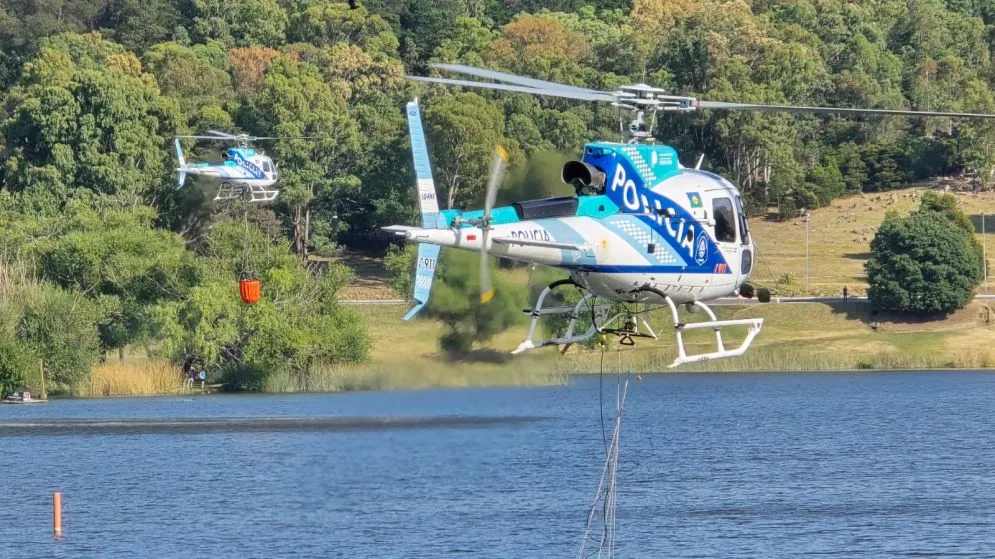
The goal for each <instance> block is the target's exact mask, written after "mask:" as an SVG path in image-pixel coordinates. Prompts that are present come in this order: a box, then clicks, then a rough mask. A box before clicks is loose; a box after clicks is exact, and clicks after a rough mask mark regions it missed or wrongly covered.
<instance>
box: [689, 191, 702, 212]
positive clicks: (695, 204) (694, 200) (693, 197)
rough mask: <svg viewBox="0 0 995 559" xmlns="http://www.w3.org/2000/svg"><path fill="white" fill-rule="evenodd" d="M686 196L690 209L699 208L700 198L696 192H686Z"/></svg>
mask: <svg viewBox="0 0 995 559" xmlns="http://www.w3.org/2000/svg"><path fill="white" fill-rule="evenodd" d="M687 195H688V201H690V202H691V207H692V208H700V207H701V196H699V195H698V193H697V192H688V193H687Z"/></svg>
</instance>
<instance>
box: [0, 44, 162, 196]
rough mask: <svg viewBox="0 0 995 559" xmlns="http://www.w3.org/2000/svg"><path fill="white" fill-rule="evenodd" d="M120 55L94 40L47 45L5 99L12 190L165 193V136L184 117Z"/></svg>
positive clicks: (135, 63)
mask: <svg viewBox="0 0 995 559" xmlns="http://www.w3.org/2000/svg"><path fill="white" fill-rule="evenodd" d="M120 49H121V47H120V46H119V45H114V44H113V43H109V42H107V41H103V40H101V39H100V38H99V36H93V35H88V36H74V35H69V36H59V37H54V38H52V39H50V40H48V41H46V43H45V46H44V47H43V49H42V51H41V52H40V53H39V55H38V56H37V57H36V58H35V60H34V61H33V62H32V63H31V64H29V65H27V66H26V68H25V72H24V75H23V77H22V85H20V86H18V87H17V88H15V90H14V91H12V92H11V94H10V95H9V97H8V99H7V102H8V106H9V107H10V111H9V113H8V114H9V116H8V117H7V118H6V119H5V120H4V121H3V123H2V133H3V138H4V144H5V150H4V159H3V166H4V168H5V170H6V173H5V176H4V182H5V184H6V186H7V187H8V188H11V189H13V190H25V189H31V188H40V189H43V190H48V191H50V192H52V193H55V194H56V196H62V197H65V196H66V195H67V191H68V189H70V188H84V189H89V190H91V191H93V192H97V193H101V194H110V195H124V196H128V195H130V196H132V197H134V196H146V197H152V196H153V195H154V194H155V193H157V192H161V191H162V189H163V187H164V186H165V185H166V183H167V177H168V174H169V171H168V169H170V168H171V167H172V165H171V161H170V158H171V154H170V152H169V150H168V149H167V148H166V146H167V141H166V138H168V137H169V136H171V135H172V134H173V133H175V130H176V127H177V124H178V121H179V111H178V110H177V107H176V105H175V104H173V103H171V102H169V101H168V100H166V99H164V98H162V97H161V96H160V95H159V91H158V89H157V88H156V86H155V82H154V80H153V79H151V76H149V75H147V74H142V73H141V69H140V64H139V63H138V60H137V59H136V58H135V57H134V56H133V55H130V54H128V53H123V52H121V50H120ZM93 67H100V68H101V69H91V68H93ZM170 190H172V189H170Z"/></svg>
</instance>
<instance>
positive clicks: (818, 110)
mask: <svg viewBox="0 0 995 559" xmlns="http://www.w3.org/2000/svg"><path fill="white" fill-rule="evenodd" d="M697 105H698V108H701V109H735V110H744V111H759V112H765V113H803V114H842V115H887V116H931V117H946V118H995V114H987V113H951V112H938V111H902V110H892V109H852V108H846V107H794V106H791V105H760V104H754V103H727V102H724V101H701V100H699V101H698V103H697Z"/></svg>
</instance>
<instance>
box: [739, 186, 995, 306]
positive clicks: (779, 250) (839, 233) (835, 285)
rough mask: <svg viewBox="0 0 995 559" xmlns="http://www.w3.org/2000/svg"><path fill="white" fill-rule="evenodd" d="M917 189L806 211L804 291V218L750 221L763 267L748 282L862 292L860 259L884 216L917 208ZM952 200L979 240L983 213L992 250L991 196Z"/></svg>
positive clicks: (786, 291) (994, 202) (994, 201)
mask: <svg viewBox="0 0 995 559" xmlns="http://www.w3.org/2000/svg"><path fill="white" fill-rule="evenodd" d="M923 190H925V187H911V188H907V189H903V190H896V191H892V192H885V193H881V194H861V195H858V196H852V197H849V198H841V199H839V200H835V201H833V203H832V204H831V205H830V206H829V207H826V208H819V209H817V210H814V211H812V212H811V214H810V218H809V219H810V222H809V224H808V227H809V251H810V256H809V268H810V271H809V274H810V286H809V289H808V290H807V291H806V289H805V219H804V218H801V217H799V218H795V219H791V220H788V221H784V222H781V221H772V220H763V219H756V218H754V219H753V220H752V221H751V228H752V231H753V238H754V241H755V242H756V244H757V246H758V252H759V253H760V255H761V256H762V257H763V258H765V259H766V264H765V262H764V260H760V261H759V262H758V263H757V266H756V268H755V269H754V275H753V279H754V280H755V281H757V282H759V283H762V284H764V285H769V286H770V287H772V288H774V289H776V291H777V292H779V293H781V294H783V295H800V294H805V293H808V294H812V295H836V296H838V295H840V294H841V293H842V290H843V286H844V285H847V286H849V288H850V292H851V293H852V294H863V293H864V292H865V290H866V287H867V282H866V279H865V277H864V261H865V260H866V259H867V256H868V251H869V250H870V243H871V239H873V238H874V233H875V231H877V227H878V225H880V224H881V221H882V220H883V219H884V216H885V212H887V211H888V210H895V211H898V212H901V213H907V212H909V211H911V210H912V209H913V208H914V207H915V206H916V205H918V203H919V196H920V193H921V192H922V191H923ZM956 196H957V198H958V200H959V201H960V203H961V205H962V207H963V208H964V210H965V211H966V212H967V213H968V214H969V215H971V217H972V219H973V221H974V223H975V229H977V230H978V240H979V241H980V240H983V238H982V235H981V233H980V231H981V215H982V214H983V213H987V214H988V219H987V226H988V227H986V233H987V234H986V235H985V236H986V237H988V239H987V241H986V243H987V246H988V249H989V250H995V231H993V229H995V217H993V214H995V193H990V192H989V193H980V194H956ZM989 257H990V253H989ZM768 264H769V266H768ZM983 290H984V287H983V286H982V292H983ZM992 292H993V293H995V291H992Z"/></svg>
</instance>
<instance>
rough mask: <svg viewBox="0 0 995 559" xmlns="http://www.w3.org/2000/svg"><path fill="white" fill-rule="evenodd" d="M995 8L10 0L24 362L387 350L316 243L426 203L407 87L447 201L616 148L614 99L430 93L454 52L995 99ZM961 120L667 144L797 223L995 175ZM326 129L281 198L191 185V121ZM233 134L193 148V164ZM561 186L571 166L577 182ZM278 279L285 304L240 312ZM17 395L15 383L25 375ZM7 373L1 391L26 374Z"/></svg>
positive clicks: (288, 362) (233, 363)
mask: <svg viewBox="0 0 995 559" xmlns="http://www.w3.org/2000/svg"><path fill="white" fill-rule="evenodd" d="M993 45H995V0H947V1H941V0H867V1H863V2H847V1H843V0H752V1H746V0H728V1H722V0H608V1H600V2H590V1H589V0H588V1H583V0H553V1H550V2H540V1H538V0H432V1H428V0H397V1H389V0H370V1H360V2H358V6H355V7H352V6H350V4H348V3H332V2H322V1H318V0H244V1H243V2H240V3H238V4H237V6H233V5H231V4H228V3H223V2H220V1H219V0H142V1H139V0H0V101H2V102H0V184H2V190H0V222H2V233H0V259H2V262H0V265H2V266H0V291H2V294H3V297H2V300H0V378H7V379H13V380H10V381H9V383H8V384H9V385H10V386H13V385H15V384H17V383H18V382H20V380H18V379H19V378H20V377H19V376H18V375H20V374H22V373H20V372H19V371H26V370H33V368H34V367H35V365H34V363H35V362H36V360H37V359H38V357H39V356H44V357H45V359H46V361H47V362H48V367H49V370H50V371H51V374H52V377H53V382H54V383H55V385H56V386H59V387H62V388H63V389H66V390H71V388H72V386H73V384H74V383H75V382H77V381H78V379H80V378H82V377H84V376H85V375H86V374H87V371H88V370H89V367H90V365H91V364H92V363H93V362H94V361H95V360H97V359H100V358H104V357H106V356H107V355H108V352H112V351H114V350H119V349H120V348H124V347H126V346H131V347H135V346H144V347H145V348H146V349H147V351H148V352H149V353H150V354H152V353H156V354H159V355H162V356H164V357H168V358H170V359H175V360H178V361H180V360H183V359H185V358H188V357H190V356H192V355H193V356H197V357H199V358H201V359H203V360H205V362H206V363H208V364H209V366H211V367H215V368H217V369H219V370H224V371H226V374H227V375H228V377H227V378H228V379H229V381H230V382H232V383H233V384H237V385H239V386H252V385H253V383H255V382H257V381H258V378H259V375H260V374H262V373H261V372H262V371H268V370H273V369H274V368H279V369H283V370H289V371H290V372H291V373H292V374H294V375H301V376H306V375H307V374H308V372H309V370H311V368H312V367H314V366H316V364H328V363H341V362H353V361H361V360H363V359H365V358H366V356H367V354H368V348H369V343H370V341H369V339H368V337H367V335H366V334H365V333H364V332H363V331H362V330H361V327H360V326H358V321H357V320H355V316H354V315H353V314H352V313H351V311H349V310H348V309H344V308H342V307H341V306H339V305H337V304H336V293H337V291H338V289H339V288H340V287H341V286H342V285H344V284H345V283H346V282H347V281H349V277H350V272H349V270H348V269H346V268H344V267H342V266H341V265H337V264H329V263H320V264H319V263H315V262H314V259H313V258H310V259H309V258H308V255H315V254H318V255H321V254H326V255H327V254H331V253H333V252H334V251H335V250H336V249H337V248H338V247H343V246H344V247H352V248H361V249H368V250H370V249H372V250H383V249H384V248H385V247H386V243H387V242H388V241H389V239H388V238H387V237H386V236H385V235H384V234H382V233H381V231H380V227H381V226H383V225H387V224H390V223H398V222H410V220H412V219H413V218H414V212H415V204H414V196H413V192H414V190H413V188H412V182H413V173H412V171H411V165H410V161H409V160H410V155H409V152H408V145H407V141H408V140H407V137H406V126H405V120H404V113H403V107H404V103H405V102H406V101H408V100H410V99H411V98H413V97H416V96H417V97H420V98H421V99H422V103H423V105H424V107H425V119H426V126H427V133H428V135H429V142H430V145H431V153H432V157H433V163H434V165H435V173H436V181H437V184H438V188H439V191H440V195H441V198H442V199H443V205H447V206H460V205H465V204H473V203H475V202H478V201H479V198H480V197H481V190H482V188H483V185H484V183H485V180H486V172H487V164H488V161H489V154H490V151H491V150H492V149H493V146H494V144H495V143H498V142H501V143H503V144H504V145H506V146H508V147H509V148H510V152H511V153H512V163H513V166H514V172H512V173H511V174H510V175H509V176H510V180H511V182H516V184H510V185H508V189H507V192H510V193H514V194H515V195H530V196H538V195H541V194H542V193H544V192H548V191H550V189H552V188H554V187H555V185H553V184H549V183H550V182H552V181H550V180H549V176H550V173H547V172H543V168H542V167H541V165H542V163H543V162H544V161H548V160H550V157H553V156H555V157H559V156H560V155H559V154H571V153H576V152H577V150H578V149H579V148H580V147H581V146H582V145H583V143H584V142H585V141H587V140H590V139H598V138H603V139H615V138H617V135H618V121H617V114H616V111H615V109H613V108H611V107H607V106H596V105H591V104H584V103H578V102H572V101H564V100H555V99H536V98H533V97H530V96H527V95H521V94H508V93H497V92H481V91H476V92H468V91H459V90H451V89H447V88H443V87H437V86H433V87H423V86H422V85H421V84H415V83H413V82H410V81H407V80H405V79H404V78H403V76H404V75H405V74H406V73H407V74H413V73H426V72H429V71H430V69H429V66H428V65H429V64H430V63H432V62H461V63H466V64H473V65H484V66H488V67H493V68H496V69H503V70H507V71H511V72H515V73H520V74H526V75H529V76H533V77H538V78H543V79H549V80H554V81H559V82H563V83H568V84H573V85H581V86H587V87H593V88H599V89H611V88H615V87H617V86H619V85H622V84H626V83H632V82H640V81H642V82H647V83H650V84H652V85H656V86H660V87H664V88H666V89H668V90H669V91H672V92H674V93H693V94H696V95H700V96H702V97H703V98H706V99H719V100H726V101H741V102H763V103H779V104H786V103H792V104H802V105H839V106H846V107H874V108H888V109H899V108H911V109H919V110H953V111H959V110H964V111H967V110H970V111H979V112H993V111H995V94H993V86H995V69H993V66H992V55H991V52H992V47H993ZM992 126H993V125H992V124H989V123H983V122H965V121H952V120H946V119H929V120H921V119H906V118H881V117H868V118H858V119H854V118H849V119H843V118H837V117H828V116H789V115H772V114H755V113H727V112H723V111H703V112H701V113H700V114H684V115H668V116H667V117H666V118H662V119H660V121H659V124H658V129H657V131H656V136H657V137H658V138H660V139H662V140H664V141H667V142H668V143H671V144H673V145H675V146H676V147H677V148H678V150H679V152H680V153H681V154H682V157H683V158H684V160H685V163H690V162H692V161H694V160H695V159H696V158H697V155H698V154H699V153H704V154H706V164H705V165H706V167H709V168H711V169H713V170H715V171H717V172H719V173H721V174H723V175H725V176H726V177H728V178H730V179H731V180H733V181H735V182H736V183H737V184H739V185H741V188H742V189H743V192H744V196H745V199H746V200H747V201H748V207H749V208H750V210H751V211H752V212H755V213H766V212H767V211H768V209H769V208H774V207H776V208H777V209H778V210H779V212H778V213H779V215H781V216H792V215H795V212H796V211H797V210H798V209H799V208H809V207H816V206H820V205H824V204H827V203H828V202H829V201H830V200H832V199H833V198H836V197H839V196H843V195H846V194H848V193H853V192H859V191H881V190H887V189H891V188H895V187H897V186H899V185H901V184H903V183H905V182H907V181H911V180H917V179H922V178H927V177H931V176H936V175H945V174H953V173H957V174H960V173H964V174H967V175H969V176H971V177H974V179H973V180H974V184H975V185H976V186H977V187H978V188H987V187H989V186H990V185H991V184H992V183H993V171H995V129H993V128H992ZM207 129H218V130H224V131H231V132H236V131H241V132H247V133H251V134H257V135H264V136H288V137H289V136H294V137H298V136H314V138H311V139H292V140H278V141H272V142H268V143H266V144H261V145H259V146H257V147H259V148H260V149H262V150H264V151H265V152H266V153H267V154H268V155H271V156H273V157H274V159H275V160H276V161H277V162H278V164H279V166H280V170H281V182H280V188H281V190H282V193H281V195H280V197H279V198H278V200H277V202H276V203H274V204H272V205H269V206H266V207H252V208H247V207H244V206H243V205H239V204H212V203H211V197H212V195H213V193H212V192H211V191H210V185H209V184H202V185H201V188H197V187H194V186H191V187H188V188H183V189H177V188H176V175H175V173H174V172H173V170H174V168H175V166H176V160H175V155H174V153H173V150H172V148H171V142H172V138H173V136H174V135H177V134H188V133H196V132H202V131H204V130H207ZM223 147H226V146H223V145H221V144H218V143H211V142H200V143H198V144H194V143H192V142H188V143H187V144H186V149H187V151H188V154H189V157H190V158H191V159H193V160H210V159H215V158H217V157H218V154H219V150H220V149H222V148H223ZM552 176H553V177H555V176H556V175H555V173H554V174H552ZM250 271H251V272H254V273H256V274H258V275H259V277H260V278H261V279H262V280H263V282H264V286H265V287H264V290H265V293H266V296H265V297H264V300H263V301H262V302H260V303H259V304H258V305H254V306H245V305H242V304H241V302H240V301H239V299H238V297H237V289H235V288H234V286H235V283H234V282H235V280H236V279H237V278H238V277H239V275H240V274H245V273H248V272H250ZM0 384H2V383H0ZM0 389H2V387H0Z"/></svg>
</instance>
